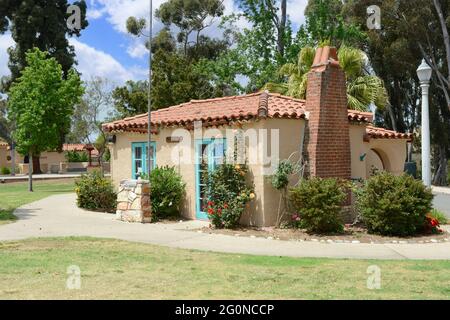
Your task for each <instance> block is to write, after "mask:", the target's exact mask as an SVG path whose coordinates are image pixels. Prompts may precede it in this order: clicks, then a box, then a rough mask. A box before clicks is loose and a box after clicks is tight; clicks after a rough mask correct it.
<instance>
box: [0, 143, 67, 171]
mask: <svg viewBox="0 0 450 320" xmlns="http://www.w3.org/2000/svg"><path fill="white" fill-rule="evenodd" d="M65 154H66V153H65V152H61V153H59V152H43V153H42V154H41V157H40V164H41V170H42V171H43V172H44V173H47V171H49V170H50V166H51V165H58V166H59V164H60V163H61V162H66V158H65ZM10 155H11V151H10V150H8V147H7V146H0V168H3V167H8V168H11V160H8V156H10ZM15 162H16V166H18V165H19V164H21V163H22V164H23V163H24V157H23V156H21V155H20V154H19V153H17V152H16V157H15Z"/></svg>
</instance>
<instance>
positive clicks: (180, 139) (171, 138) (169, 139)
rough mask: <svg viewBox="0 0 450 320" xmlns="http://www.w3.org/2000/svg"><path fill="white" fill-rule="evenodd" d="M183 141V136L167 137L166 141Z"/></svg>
mask: <svg viewBox="0 0 450 320" xmlns="http://www.w3.org/2000/svg"><path fill="white" fill-rule="evenodd" d="M181 141H183V137H167V138H166V142H167V143H179V142H181Z"/></svg>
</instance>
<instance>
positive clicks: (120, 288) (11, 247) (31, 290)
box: [0, 238, 450, 299]
mask: <svg viewBox="0 0 450 320" xmlns="http://www.w3.org/2000/svg"><path fill="white" fill-rule="evenodd" d="M71 265H76V266H78V267H79V268H80V270H81V289H80V290H69V289H67V288H66V281H67V278H68V275H67V268H68V267H69V266H71ZM370 265H377V266H379V267H380V268H381V289H380V290H369V289H367V285H366V283H367V277H368V274H367V273H366V271H367V267H368V266H370ZM449 271H450V261H378V260H377V261H365V260H333V259H294V258H279V257H261V256H249V255H235V254H219V253H208V252H198V251H189V250H179V249H171V248H165V247H158V246H153V245H146V244H137V243H129V242H124V241H118V240H100V239H91V238H58V239H32V240H27V241H20V242H4V243H0V299H28V298H29V299H119V298H120V299H410V298H411V299H448V298H449V297H450V272H449Z"/></svg>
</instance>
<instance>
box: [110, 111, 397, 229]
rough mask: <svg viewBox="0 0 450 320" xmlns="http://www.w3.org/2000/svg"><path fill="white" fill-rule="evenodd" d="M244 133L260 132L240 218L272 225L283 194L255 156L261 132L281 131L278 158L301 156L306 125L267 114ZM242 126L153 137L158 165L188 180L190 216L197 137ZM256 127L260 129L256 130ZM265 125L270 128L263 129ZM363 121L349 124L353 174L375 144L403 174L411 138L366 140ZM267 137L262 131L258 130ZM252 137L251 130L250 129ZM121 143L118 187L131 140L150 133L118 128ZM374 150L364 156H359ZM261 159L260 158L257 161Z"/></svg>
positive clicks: (115, 156)
mask: <svg viewBox="0 0 450 320" xmlns="http://www.w3.org/2000/svg"><path fill="white" fill-rule="evenodd" d="M240 128H241V129H242V130H243V131H244V132H247V133H249V132H250V133H251V132H255V133H256V135H257V136H258V144H257V145H250V144H248V143H246V151H245V152H246V158H247V161H248V162H249V169H250V176H251V180H252V181H253V183H254V186H255V194H256V199H255V200H254V201H253V202H252V204H251V206H250V210H248V212H247V213H246V214H244V215H243V217H242V220H241V222H242V223H243V224H248V225H255V226H272V225H274V224H275V223H276V219H277V212H278V205H279V199H280V195H279V193H278V191H276V190H275V189H274V188H273V187H272V186H271V184H270V180H269V179H268V176H270V174H271V173H273V168H274V167H275V165H274V167H273V168H271V166H270V165H269V164H266V165H265V164H264V163H263V160H262V158H261V155H259V156H255V154H258V152H260V151H261V146H262V144H263V140H262V139H261V137H262V136H264V135H265V136H266V138H267V139H270V133H271V130H272V133H274V134H275V135H274V137H275V138H276V137H277V134H278V135H279V140H278V139H277V138H276V139H275V140H276V141H280V144H279V159H280V160H283V159H287V158H289V157H290V156H291V155H292V154H293V153H295V154H294V155H293V157H292V160H293V161H298V160H299V156H300V153H301V145H302V137H303V135H304V130H305V121H304V120H294V119H266V120H259V121H256V122H248V123H244V124H242V125H241V127H240ZM227 129H232V130H236V129H238V126H234V127H221V128H219V129H214V130H211V129H209V130H205V129H203V130H202V131H201V132H202V133H201V134H200V135H199V136H195V137H194V131H186V130H184V129H176V128H164V129H162V130H161V131H160V132H159V134H157V135H153V141H154V142H155V143H156V165H157V166H166V165H168V166H171V167H175V168H176V170H177V171H178V172H179V173H180V175H181V176H182V178H183V181H184V182H185V183H186V196H185V201H184V205H183V210H182V215H183V216H184V217H186V218H189V219H195V214H196V190H195V188H196V177H195V164H194V163H195V162H194V157H195V152H194V140H195V139H200V138H202V137H203V138H205V139H206V138H212V137H215V138H221V137H225V138H226V134H227V133H226V130H227ZM251 129H255V130H256V131H251ZM260 129H266V131H265V132H264V131H262V130H260ZM364 133H365V126H364V125H351V126H350V132H349V134H350V144H351V159H352V168H351V169H352V178H362V179H365V178H367V176H368V174H367V172H368V171H367V167H368V166H371V164H372V163H374V161H375V162H376V160H374V159H373V157H371V156H370V151H371V149H374V150H376V151H377V152H378V153H379V154H380V155H381V156H382V157H383V161H384V163H385V169H386V170H389V171H392V172H394V173H395V174H400V173H402V172H403V166H404V161H405V158H406V140H390V139H372V140H371V141H370V142H364V140H363V137H364ZM260 134H261V135H262V136H259V135H260ZM172 135H173V136H183V145H185V144H186V142H187V141H190V143H188V144H187V146H188V147H186V148H185V149H183V148H181V147H180V145H181V144H179V143H168V142H167V141H166V139H167V138H168V137H171V136H172ZM250 136H251V134H250ZM116 138H117V139H116V143H115V144H114V145H110V150H111V175H112V179H113V182H114V184H115V186H116V187H118V186H119V183H120V181H121V180H125V179H131V177H132V163H131V162H132V155H131V145H132V143H133V142H146V141H147V135H146V134H139V133H116ZM268 146H269V147H268V148H269V150H267V154H268V155H270V154H272V150H271V149H272V148H273V149H274V150H275V149H276V148H275V144H271V143H268ZM227 149H228V152H227V153H228V154H231V153H232V144H231V143H230V141H229V139H227ZM363 154H369V157H368V156H366V157H365V158H364V159H363V161H361V160H360V156H361V155H363ZM255 160H256V162H255ZM298 178H299V177H293V179H292V183H296V182H297V181H298Z"/></svg>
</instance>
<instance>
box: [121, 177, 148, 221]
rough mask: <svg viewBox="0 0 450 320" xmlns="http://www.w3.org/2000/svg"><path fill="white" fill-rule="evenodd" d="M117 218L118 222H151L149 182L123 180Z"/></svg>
mask: <svg viewBox="0 0 450 320" xmlns="http://www.w3.org/2000/svg"><path fill="white" fill-rule="evenodd" d="M116 216H117V219H118V220H121V221H126V222H140V223H149V222H151V220H152V209H151V204H150V184H149V181H147V180H123V181H121V182H120V187H119V192H118V194H117V212H116Z"/></svg>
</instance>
